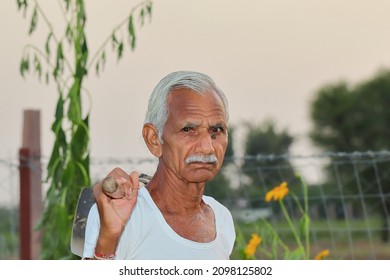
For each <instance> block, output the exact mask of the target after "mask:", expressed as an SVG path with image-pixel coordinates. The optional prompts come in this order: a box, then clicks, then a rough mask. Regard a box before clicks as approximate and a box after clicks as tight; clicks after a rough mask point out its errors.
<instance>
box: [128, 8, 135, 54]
mask: <svg viewBox="0 0 390 280" xmlns="http://www.w3.org/2000/svg"><path fill="white" fill-rule="evenodd" d="M127 29H128V31H129V39H130V46H131V49H132V50H134V48H135V40H136V38H135V30H134V20H133V15H131V16H130V17H129V23H128V28H127Z"/></svg>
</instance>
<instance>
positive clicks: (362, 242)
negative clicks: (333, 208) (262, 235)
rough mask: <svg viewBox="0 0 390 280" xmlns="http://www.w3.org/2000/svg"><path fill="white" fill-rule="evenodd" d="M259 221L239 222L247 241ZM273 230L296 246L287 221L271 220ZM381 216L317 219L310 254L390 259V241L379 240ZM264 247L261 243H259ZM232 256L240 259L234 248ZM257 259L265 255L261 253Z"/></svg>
mask: <svg viewBox="0 0 390 280" xmlns="http://www.w3.org/2000/svg"><path fill="white" fill-rule="evenodd" d="M260 224H261V223H260V222H257V223H240V222H238V223H236V227H237V229H239V230H240V231H241V232H242V233H243V235H244V237H245V240H249V237H250V234H251V233H253V232H255V231H256V228H259V227H260ZM272 225H273V227H274V229H275V230H276V231H277V232H278V234H279V235H280V237H281V238H282V239H283V240H284V241H285V243H287V244H288V245H289V246H290V248H294V246H296V244H295V242H294V238H293V236H292V234H291V231H290V229H289V226H288V224H287V223H286V222H284V221H277V222H272ZM380 233H381V219H380V218H379V217H371V218H369V219H367V220H364V219H350V220H348V221H346V220H315V221H312V222H311V223H310V249H311V256H312V257H314V256H315V255H316V254H317V253H318V252H320V251H322V250H324V249H329V250H330V252H331V254H330V259H345V260H347V259H390V242H387V243H383V242H382V241H381V239H380ZM260 246H261V245H260ZM231 258H232V259H240V258H241V253H240V252H239V248H238V246H236V247H235V249H234V251H233V254H232V256H231ZM257 258H260V259H261V258H265V257H264V256H262V255H260V254H258V255H257Z"/></svg>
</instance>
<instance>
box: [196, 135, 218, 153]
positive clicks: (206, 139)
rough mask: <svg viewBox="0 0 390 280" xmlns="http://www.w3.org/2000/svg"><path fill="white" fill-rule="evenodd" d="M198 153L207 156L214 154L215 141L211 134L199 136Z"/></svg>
mask: <svg viewBox="0 0 390 280" xmlns="http://www.w3.org/2000/svg"><path fill="white" fill-rule="evenodd" d="M197 152H201V153H203V154H205V155H208V154H211V153H213V152H214V146H213V139H212V135H211V134H210V133H208V132H207V133H201V134H200V135H199V139H198V143H197Z"/></svg>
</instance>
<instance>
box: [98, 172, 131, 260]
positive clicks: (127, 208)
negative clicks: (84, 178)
mask: <svg viewBox="0 0 390 280" xmlns="http://www.w3.org/2000/svg"><path fill="white" fill-rule="evenodd" d="M107 177H112V178H113V179H115V180H116V183H117V185H118V189H119V190H120V191H123V192H124V195H121V196H119V198H116V197H113V196H110V195H107V194H106V193H104V192H103V189H102V182H103V181H102V182H100V183H98V184H96V185H95V186H94V187H93V194H94V196H95V200H96V204H97V207H98V210H99V216H100V232H99V237H98V242H97V244H96V251H97V252H99V253H104V254H112V253H115V251H116V247H117V245H118V242H119V238H120V236H121V234H122V232H123V230H124V228H125V225H126V223H127V221H128V219H129V218H130V215H131V212H132V211H133V209H134V207H135V205H136V202H137V196H138V189H139V174H138V173H137V172H132V173H131V174H127V173H126V172H125V171H123V170H122V169H120V168H115V169H114V170H112V171H111V172H110V173H109V174H108V175H107Z"/></svg>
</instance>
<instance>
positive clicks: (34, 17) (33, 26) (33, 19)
mask: <svg viewBox="0 0 390 280" xmlns="http://www.w3.org/2000/svg"><path fill="white" fill-rule="evenodd" d="M37 21H38V10H37V6H35V7H34V11H33V14H32V17H31V22H30V30H29V31H28V34H29V35H31V34H32V33H33V32H34V31H35V29H36V27H37Z"/></svg>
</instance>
